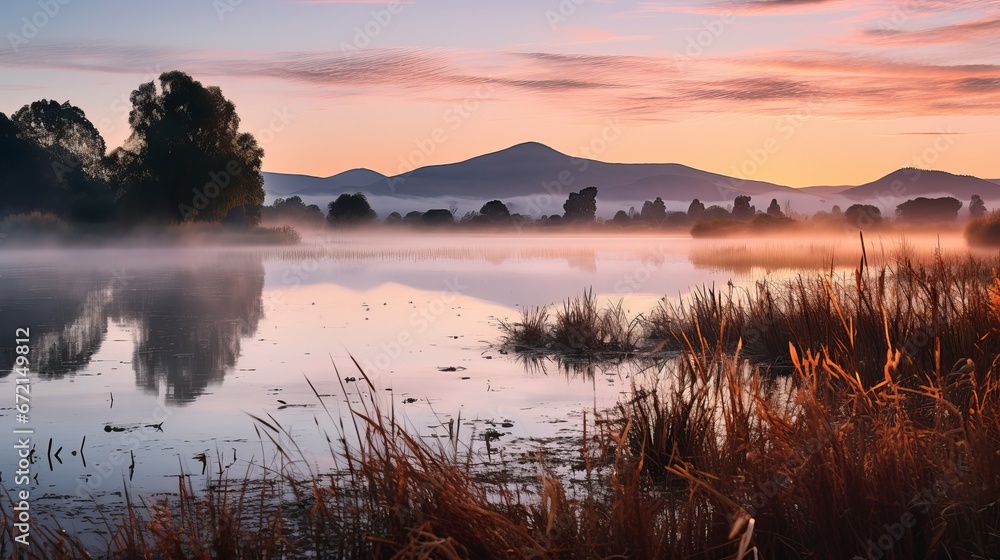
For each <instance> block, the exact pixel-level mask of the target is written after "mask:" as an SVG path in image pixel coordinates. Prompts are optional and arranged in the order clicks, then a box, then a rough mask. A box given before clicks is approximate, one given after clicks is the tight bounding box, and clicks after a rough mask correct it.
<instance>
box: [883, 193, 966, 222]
mask: <svg viewBox="0 0 1000 560" xmlns="http://www.w3.org/2000/svg"><path fill="white" fill-rule="evenodd" d="M961 208H962V201H960V200H958V199H957V198H954V197H950V196H945V197H941V198H924V197H922V196H920V197H917V198H914V199H912V200H907V201H906V202H904V203H902V204H900V205H898V206H896V215H897V216H898V217H899V219H900V220H903V221H907V222H914V223H938V222H954V221H955V220H957V219H958V211H959V210H960V209H961Z"/></svg>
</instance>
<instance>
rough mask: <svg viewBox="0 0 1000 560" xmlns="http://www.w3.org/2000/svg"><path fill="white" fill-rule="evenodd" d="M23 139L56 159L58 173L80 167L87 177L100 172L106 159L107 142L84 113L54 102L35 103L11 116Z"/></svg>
mask: <svg viewBox="0 0 1000 560" xmlns="http://www.w3.org/2000/svg"><path fill="white" fill-rule="evenodd" d="M11 120H12V121H13V122H14V124H16V125H17V127H18V129H20V131H21V134H22V138H25V139H26V140H29V141H31V142H34V143H35V144H36V145H38V146H39V147H41V148H42V149H43V150H45V151H46V152H48V153H49V154H50V155H51V156H52V157H53V158H54V162H53V165H54V166H56V167H55V169H56V171H57V174H60V175H63V174H68V173H69V172H70V171H71V170H73V169H75V168H81V169H83V171H85V172H86V173H87V174H88V175H90V176H94V175H96V173H97V172H98V167H99V165H100V163H101V160H102V159H103V158H104V153H105V148H106V147H105V143H104V138H102V137H101V133H100V132H98V131H97V127H95V126H94V125H93V123H91V122H90V120H88V119H87V116H86V115H85V114H84V112H83V110H82V109H80V108H79V107H74V106H73V105H70V103H69V101H66V102H65V103H62V104H60V103H58V102H56V101H51V100H41V101H35V102H34V103H32V104H31V105H25V106H24V107H21V108H20V109H18V110H17V112H15V113H14V114H13V115H11Z"/></svg>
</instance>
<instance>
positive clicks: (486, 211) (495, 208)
mask: <svg viewBox="0 0 1000 560" xmlns="http://www.w3.org/2000/svg"><path fill="white" fill-rule="evenodd" d="M479 213H480V214H481V215H483V216H485V217H486V219H487V221H490V222H506V221H509V220H510V210H508V209H507V205H506V204H504V203H503V202H500V201H499V200H491V201H489V202H487V203H486V204H484V205H483V207H482V208H480V209H479Z"/></svg>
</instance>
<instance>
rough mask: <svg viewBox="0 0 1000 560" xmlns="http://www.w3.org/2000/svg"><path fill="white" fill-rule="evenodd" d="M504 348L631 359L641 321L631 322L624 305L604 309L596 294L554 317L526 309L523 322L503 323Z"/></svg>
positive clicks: (572, 301)
mask: <svg viewBox="0 0 1000 560" xmlns="http://www.w3.org/2000/svg"><path fill="white" fill-rule="evenodd" d="M500 328H501V330H502V331H503V333H504V338H503V345H504V346H508V347H511V348H513V349H514V350H515V351H518V352H538V353H544V354H560V355H569V356H579V357H598V356H607V355H618V356H620V355H628V354H631V353H633V352H635V351H636V350H637V348H638V347H639V344H640V342H641V336H642V329H641V320H640V318H631V319H630V318H629V317H628V314H627V313H626V312H625V310H624V308H623V307H622V302H621V301H619V302H617V303H613V304H611V305H609V306H607V307H605V308H601V307H600V306H599V305H598V303H597V299H596V298H595V297H594V293H593V290H587V291H586V292H584V293H583V294H582V295H581V296H577V297H575V298H569V299H567V300H566V301H564V302H563V305H562V308H561V309H559V310H557V311H556V313H555V317H554V320H552V316H551V314H550V312H549V308H548V307H536V308H533V309H524V310H522V312H521V321H520V322H517V323H508V322H506V321H502V320H501V321H500Z"/></svg>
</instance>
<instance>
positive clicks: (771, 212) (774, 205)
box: [767, 198, 785, 216]
mask: <svg viewBox="0 0 1000 560" xmlns="http://www.w3.org/2000/svg"><path fill="white" fill-rule="evenodd" d="M767 215H768V216H784V215H785V213H784V212H782V211H781V205H780V204H778V199H777V198H772V199H771V204H770V205H768V207H767Z"/></svg>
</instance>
